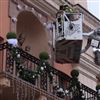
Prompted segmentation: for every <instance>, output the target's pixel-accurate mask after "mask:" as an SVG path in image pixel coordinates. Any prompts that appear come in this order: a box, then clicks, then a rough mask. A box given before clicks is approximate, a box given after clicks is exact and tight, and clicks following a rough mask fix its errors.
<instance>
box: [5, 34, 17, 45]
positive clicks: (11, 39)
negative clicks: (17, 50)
mask: <svg viewBox="0 0 100 100" xmlns="http://www.w3.org/2000/svg"><path fill="white" fill-rule="evenodd" d="M6 38H7V42H8V43H9V44H11V45H13V46H17V44H18V40H17V35H16V33H15V32H8V33H7V35H6Z"/></svg>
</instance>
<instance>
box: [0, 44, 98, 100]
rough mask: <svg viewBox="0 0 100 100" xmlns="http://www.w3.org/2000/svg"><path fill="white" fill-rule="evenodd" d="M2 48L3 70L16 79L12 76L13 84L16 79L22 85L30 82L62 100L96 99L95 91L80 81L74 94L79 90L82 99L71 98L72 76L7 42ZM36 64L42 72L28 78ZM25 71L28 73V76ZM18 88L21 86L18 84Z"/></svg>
mask: <svg viewBox="0 0 100 100" xmlns="http://www.w3.org/2000/svg"><path fill="white" fill-rule="evenodd" d="M3 50H5V51H6V53H5V54H4V55H6V59H5V57H4V60H5V62H6V64H5V66H4V67H5V72H6V73H8V74H9V75H10V78H11V76H13V77H15V78H16V79H15V78H13V79H14V80H15V81H16V82H14V86H16V84H17V81H19V80H21V82H22V83H21V85H23V84H24V83H25V81H26V84H27V87H28V85H29V84H30V85H31V86H32V87H31V88H33V87H34V86H35V87H36V89H40V90H41V91H42V92H44V91H45V92H44V93H45V94H47V95H48V96H49V95H51V97H52V96H53V97H55V96H58V97H60V98H62V100H70V99H71V100H96V99H97V94H96V92H95V91H94V90H92V89H90V88H88V87H86V86H85V85H83V84H81V83H80V82H79V84H80V88H79V89H77V91H78V92H77V93H76V94H77V96H79V95H80V91H81V96H83V97H82V99H77V98H76V99H75V98H73V96H74V95H73V93H74V92H75V91H76V86H75V87H74V88H73V87H71V91H69V85H70V81H71V80H72V78H70V77H69V76H68V75H66V74H64V73H63V72H61V71H59V70H57V69H55V68H54V67H52V66H50V65H49V64H48V63H47V62H42V61H41V60H39V59H38V58H36V57H34V56H32V55H30V54H28V53H27V52H25V51H24V50H22V49H20V48H18V47H12V46H11V45H8V43H3V44H0V51H3ZM38 66H43V67H44V69H43V72H42V73H40V74H38V75H37V77H36V78H34V77H31V78H30V76H29V75H31V74H32V75H33V76H34V71H35V70H36V69H37V68H38ZM45 66H46V68H45ZM48 68H49V69H48ZM23 71H24V73H23ZM25 73H28V76H27V74H25ZM51 74H52V75H51ZM25 75H26V76H25ZM50 75H51V76H50ZM22 80H23V81H22ZM18 84H19V83H18ZM19 88H21V86H20V85H19ZM19 91H20V90H19ZM23 91H24V92H23ZM23 91H22V92H21V93H19V92H18V93H19V94H21V95H22V93H23V94H25V90H23ZM31 92H32V91H31ZM32 93H33V92H32ZM19 94H17V95H19ZM77 96H76V97H77ZM56 98H57V97H55V98H54V99H50V100H59V99H56ZM18 100H23V99H18ZM24 100H25V99H24ZM28 100H31V99H28ZM33 100H34V99H33ZM48 100H49V99H48Z"/></svg>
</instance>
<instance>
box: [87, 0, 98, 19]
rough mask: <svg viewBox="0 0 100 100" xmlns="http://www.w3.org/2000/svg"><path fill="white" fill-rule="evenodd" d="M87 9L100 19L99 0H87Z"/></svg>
mask: <svg viewBox="0 0 100 100" xmlns="http://www.w3.org/2000/svg"><path fill="white" fill-rule="evenodd" d="M87 5H88V10H89V11H90V12H91V13H92V14H94V15H95V16H96V17H97V18H98V19H100V0H87Z"/></svg>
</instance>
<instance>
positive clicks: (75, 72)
mask: <svg viewBox="0 0 100 100" xmlns="http://www.w3.org/2000/svg"><path fill="white" fill-rule="evenodd" d="M71 76H72V77H78V76H79V71H78V70H76V69H74V70H72V71H71Z"/></svg>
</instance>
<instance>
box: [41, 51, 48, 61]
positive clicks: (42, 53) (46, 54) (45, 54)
mask: <svg viewBox="0 0 100 100" xmlns="http://www.w3.org/2000/svg"><path fill="white" fill-rule="evenodd" d="M39 58H40V59H41V60H48V59H49V55H48V53H47V52H45V51H43V52H41V53H40V54H39Z"/></svg>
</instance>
